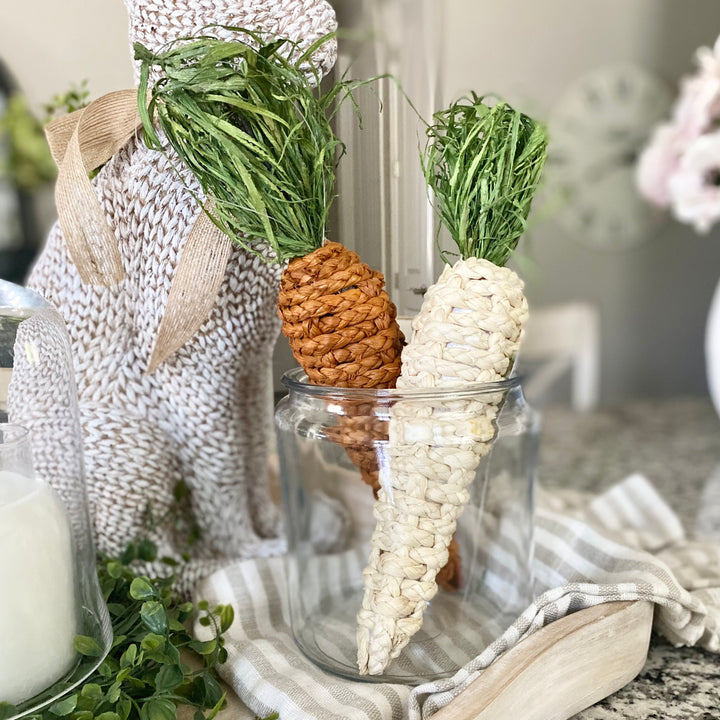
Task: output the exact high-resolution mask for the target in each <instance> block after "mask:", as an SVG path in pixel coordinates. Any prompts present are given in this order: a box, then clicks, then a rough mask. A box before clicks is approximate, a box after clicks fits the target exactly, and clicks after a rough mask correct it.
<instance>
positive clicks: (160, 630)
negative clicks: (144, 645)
mask: <svg viewBox="0 0 720 720" xmlns="http://www.w3.org/2000/svg"><path fill="white" fill-rule="evenodd" d="M140 618H141V619H142V621H143V624H144V625H145V627H146V628H147V629H148V630H149V631H150V632H152V633H155V634H156V635H165V634H166V633H167V631H168V615H167V610H165V608H164V607H163V605H162V603H159V602H157V601H156V600H151V601H148V602H144V603H143V606H142V607H141V608H140Z"/></svg>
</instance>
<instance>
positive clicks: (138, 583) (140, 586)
mask: <svg viewBox="0 0 720 720" xmlns="http://www.w3.org/2000/svg"><path fill="white" fill-rule="evenodd" d="M156 596H157V592H156V591H155V588H154V587H153V586H152V583H151V582H150V581H149V580H148V579H147V578H144V577H136V578H135V579H134V580H133V581H132V583H130V597H131V598H133V599H135V600H148V599H149V598H154V597H156Z"/></svg>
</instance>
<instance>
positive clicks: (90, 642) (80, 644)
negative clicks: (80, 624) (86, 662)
mask: <svg viewBox="0 0 720 720" xmlns="http://www.w3.org/2000/svg"><path fill="white" fill-rule="evenodd" d="M73 646H74V647H75V650H76V651H77V652H79V653H80V654H81V655H85V656H86V657H100V656H101V655H102V650H101V648H100V646H99V645H98V644H97V641H96V640H95V638H91V637H88V636H87V635H76V636H75V640H74V642H73Z"/></svg>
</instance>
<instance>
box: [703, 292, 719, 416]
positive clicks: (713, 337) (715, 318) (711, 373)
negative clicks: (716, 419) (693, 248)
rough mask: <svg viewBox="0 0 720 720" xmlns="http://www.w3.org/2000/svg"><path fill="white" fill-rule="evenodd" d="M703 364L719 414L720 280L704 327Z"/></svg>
mask: <svg viewBox="0 0 720 720" xmlns="http://www.w3.org/2000/svg"><path fill="white" fill-rule="evenodd" d="M705 366H706V368H707V379H708V387H709V389H710V397H711V398H712V401H713V403H714V404H715V409H716V410H717V412H718V415H720V282H719V283H718V286H717V287H716V288H715V294H714V295H713V299H712V302H711V303H710V312H709V314H708V319H707V325H706V327H705Z"/></svg>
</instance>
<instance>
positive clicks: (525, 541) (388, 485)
mask: <svg viewBox="0 0 720 720" xmlns="http://www.w3.org/2000/svg"><path fill="white" fill-rule="evenodd" d="M283 383H284V384H285V386H286V387H287V388H288V390H289V394H288V395H287V397H285V398H284V399H283V400H282V401H281V402H280V404H279V405H278V408H277V411H276V414H275V424H276V430H277V437H278V450H279V457H280V467H281V475H282V487H283V502H284V517H285V525H286V533H287V538H288V555H287V573H288V588H289V607H290V616H291V624H292V631H293V635H294V638H295V641H296V642H297V644H298V646H299V647H300V649H301V650H302V651H303V652H304V653H305V655H307V656H308V657H309V658H310V659H311V660H312V661H314V662H315V663H316V664H318V665H319V666H320V667H322V668H324V669H325V670H328V671H331V672H334V673H336V674H339V675H342V676H344V677H348V678H352V679H361V680H363V679H364V680H382V681H383V682H404V683H418V682H423V681H427V680H431V679H437V678H441V677H446V676H449V675H452V674H453V673H454V672H456V671H457V670H458V669H459V668H460V667H462V666H463V665H464V664H465V663H467V662H468V661H469V660H471V659H472V658H474V657H476V656H477V655H478V654H479V653H480V652H482V650H483V648H485V647H486V646H487V645H488V644H490V643H491V642H492V641H493V640H494V639H495V638H496V637H497V636H498V635H500V634H501V633H502V632H503V631H504V630H505V629H506V628H507V627H508V625H509V624H510V623H511V622H512V621H513V620H514V619H515V618H516V617H517V615H518V614H519V613H520V612H522V610H524V609H525V608H526V607H527V605H528V604H529V603H530V601H531V600H532V594H533V593H532V576H531V560H532V557H531V556H532V501H533V486H534V478H535V469H536V456H537V445H538V442H537V441H538V418H537V414H536V413H535V412H534V411H533V410H532V409H531V408H529V407H528V405H527V404H526V402H525V400H524V398H523V394H522V388H521V385H520V381H519V380H517V379H511V380H507V381H504V382H500V383H493V384H483V385H468V386H464V387H462V388H456V389H420V390H416V389H413V390H403V391H400V390H358V389H344V388H331V387H320V386H315V385H311V384H309V383H308V382H307V380H306V378H305V376H304V375H303V374H302V371H300V370H293V371H291V372H289V373H287V374H286V375H285V377H284V378H283ZM376 496H377V498H378V499H377V500H376ZM398 563H400V564H402V563H405V565H404V566H403V567H404V569H402V570H398ZM433 564H435V565H433ZM435 570H439V572H438V573H437V576H436V577H435V575H434V573H435ZM432 577H435V581H436V582H431V583H428V579H431V578H432ZM386 580H387V581H388V582H386ZM386 586H388V587H391V588H395V591H394V592H395V593H396V594H397V589H398V588H400V589H401V591H400V595H401V597H400V598H399V601H400V604H402V603H403V602H404V603H405V605H406V606H408V603H410V605H412V603H417V607H416V608H415V611H414V612H415V615H420V616H421V624H420V626H419V627H417V626H413V628H412V629H411V630H410V631H408V632H407V633H406V634H407V635H409V636H410V637H409V638H405V640H403V641H402V642H399V643H398V645H402V644H403V643H405V644H404V645H403V647H401V648H399V650H398V652H396V653H395V655H396V657H393V658H392V659H391V661H390V662H389V664H387V666H382V663H380V666H382V667H383V669H382V670H381V671H380V670H378V669H377V667H376V668H375V670H373V669H372V663H371V665H370V667H371V669H370V671H369V672H370V673H371V674H366V673H367V672H368V669H367V668H364V669H363V670H362V672H361V669H360V666H359V664H358V662H359V655H360V656H362V654H363V652H365V651H361V652H360V654H359V653H358V643H359V638H362V637H363V636H364V640H361V641H360V644H361V645H363V644H364V643H366V641H367V640H368V638H369V641H370V647H371V655H372V654H373V652H374V651H372V644H373V635H374V634H375V621H376V619H377V621H378V622H377V625H378V627H380V626H381V625H382V624H383V623H384V622H385V621H386V618H384V616H383V613H387V612H388V611H387V607H389V606H390V605H392V604H393V603H395V601H397V600H398V598H397V597H395V598H392V597H390V596H389V595H387V593H388V591H387V589H386ZM383 593H385V595H383ZM418 593H419V595H420V597H419V599H418V598H417V596H418ZM391 594H392V591H391ZM403 595H405V596H406V597H403ZM389 612H390V613H392V612H395V611H394V610H390V611H389ZM403 612H409V611H407V609H406V610H405V611H401V612H400V613H399V615H398V616H397V617H395V618H394V619H393V620H392V622H391V625H392V624H393V623H394V626H397V628H400V630H398V635H402V633H403V632H405V631H406V630H407V625H408V622H409V621H408V620H407V618H404V617H403ZM381 616H382V617H381ZM361 665H362V663H361Z"/></svg>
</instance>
